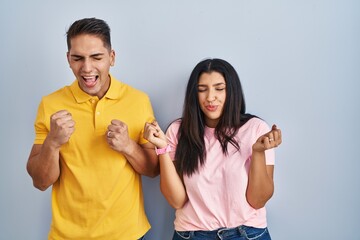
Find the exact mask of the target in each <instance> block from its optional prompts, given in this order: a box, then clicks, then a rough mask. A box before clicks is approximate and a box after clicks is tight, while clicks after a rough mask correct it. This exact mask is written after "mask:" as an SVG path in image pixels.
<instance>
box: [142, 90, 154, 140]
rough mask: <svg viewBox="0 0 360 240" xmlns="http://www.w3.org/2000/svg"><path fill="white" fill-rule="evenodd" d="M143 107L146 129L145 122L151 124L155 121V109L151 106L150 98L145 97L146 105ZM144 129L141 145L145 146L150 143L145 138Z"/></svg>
mask: <svg viewBox="0 0 360 240" xmlns="http://www.w3.org/2000/svg"><path fill="white" fill-rule="evenodd" d="M142 106H143V108H142V109H143V117H144V127H145V122H149V123H151V122H153V121H154V120H155V117H154V112H153V108H152V106H151V102H150V99H149V97H148V96H146V97H145V99H144V104H143V105H142ZM144 127H143V128H142V129H141V132H140V137H139V144H145V143H147V142H148V140H146V139H145V138H144Z"/></svg>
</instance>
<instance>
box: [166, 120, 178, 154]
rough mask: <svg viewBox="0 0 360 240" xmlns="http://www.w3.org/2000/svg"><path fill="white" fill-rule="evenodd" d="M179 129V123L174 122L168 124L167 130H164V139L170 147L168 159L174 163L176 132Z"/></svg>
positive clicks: (176, 141) (176, 142)
mask: <svg viewBox="0 0 360 240" xmlns="http://www.w3.org/2000/svg"><path fill="white" fill-rule="evenodd" d="M179 127H180V121H179V120H178V121H175V122H173V123H171V124H170V126H169V127H168V129H167V130H166V138H167V141H168V144H169V145H170V147H171V151H170V152H169V155H170V158H171V159H172V160H173V161H174V160H175V152H176V147H177V144H178V130H179Z"/></svg>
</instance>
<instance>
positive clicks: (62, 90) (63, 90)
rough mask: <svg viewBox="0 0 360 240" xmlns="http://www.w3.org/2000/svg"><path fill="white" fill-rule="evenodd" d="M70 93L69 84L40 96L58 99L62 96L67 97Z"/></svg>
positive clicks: (46, 98) (47, 98)
mask: <svg viewBox="0 0 360 240" xmlns="http://www.w3.org/2000/svg"><path fill="white" fill-rule="evenodd" d="M69 93H70V86H63V87H62V88H59V89H57V90H55V91H53V92H51V93H49V94H47V95H44V96H43V97H42V98H43V99H45V100H56V99H57V100H59V99H61V98H63V97H67V96H68V95H69Z"/></svg>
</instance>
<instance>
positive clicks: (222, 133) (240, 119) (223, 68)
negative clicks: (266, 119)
mask: <svg viewBox="0 0 360 240" xmlns="http://www.w3.org/2000/svg"><path fill="white" fill-rule="evenodd" d="M211 72H218V73H220V74H222V76H223V77H224V79H225V82H226V100H225V104H224V108H223V112H222V114H221V116H220V120H219V122H218V124H217V126H216V128H215V136H216V138H217V139H218V140H219V142H220V144H221V147H222V151H223V153H224V154H225V155H227V154H228V151H227V146H228V143H230V144H232V145H233V146H234V147H235V148H236V149H237V150H239V148H240V146H239V144H238V142H237V141H236V140H235V139H234V137H235V135H236V134H237V132H238V130H239V128H240V127H241V126H242V125H244V124H245V123H246V122H247V121H248V120H249V119H251V118H252V117H254V116H253V115H250V114H245V110H246V109H245V100H244V94H243V90H242V87H241V83H240V79H239V76H238V74H237V72H236V70H235V69H234V68H233V66H231V65H230V64H229V63H228V62H226V61H224V60H222V59H206V60H203V61H201V62H200V63H198V64H197V65H196V66H195V68H194V70H193V71H192V73H191V75H190V78H189V82H188V85H187V88H186V94H185V100H184V107H183V114H182V121H181V124H180V128H179V132H178V138H179V141H178V145H177V148H176V153H175V166H176V169H177V171H178V172H179V174H180V176H182V174H186V175H188V176H191V175H192V174H193V173H194V172H196V171H198V169H199V166H201V165H203V164H204V163H205V159H206V149H205V143H204V129H205V119H204V113H203V112H202V111H201V109H200V105H199V100H198V81H199V77H200V75H201V74H202V73H211Z"/></svg>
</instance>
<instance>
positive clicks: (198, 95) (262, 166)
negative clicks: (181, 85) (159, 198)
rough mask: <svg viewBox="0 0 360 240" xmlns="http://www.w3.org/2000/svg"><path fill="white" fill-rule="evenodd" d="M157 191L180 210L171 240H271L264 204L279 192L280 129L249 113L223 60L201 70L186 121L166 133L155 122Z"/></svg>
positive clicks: (150, 135) (191, 86) (193, 81)
mask: <svg viewBox="0 0 360 240" xmlns="http://www.w3.org/2000/svg"><path fill="white" fill-rule="evenodd" d="M144 137H145V138H146V139H147V140H148V141H149V142H151V143H153V144H154V145H155V146H156V149H155V151H156V153H157V154H158V155H159V161H160V188H161V191H162V193H163V195H164V196H165V198H166V199H167V201H168V202H169V204H170V205H171V206H172V207H174V208H175V209H176V218H175V222H174V225H175V232H174V235H173V240H178V239H190V240H200V239H206V240H210V239H223V240H225V239H238V240H240V239H261V240H263V239H270V235H269V232H268V229H267V222H266V210H265V204H266V202H267V201H268V200H269V199H270V198H271V196H272V195H273V192H274V183H273V172H274V157H275V154H274V150H273V148H275V147H277V146H279V145H280V144H281V131H280V129H278V128H277V127H276V126H275V125H273V126H272V128H270V127H269V126H268V125H267V124H266V123H265V122H264V121H263V120H262V119H260V118H258V117H256V116H254V115H250V114H246V113H245V101H244V95H243V91H242V87H241V83H240V79H239V77H238V74H237V73H236V71H235V69H234V68H233V67H232V66H231V65H230V64H229V63H228V62H226V61H224V60H222V59H207V60H204V61H201V62H200V63H198V64H197V65H196V67H195V68H194V70H193V71H192V73H191V75H190V79H189V82H188V85H187V89H186V95H185V101H184V108H183V114H182V118H181V119H178V120H176V121H174V122H173V123H172V124H171V125H170V126H169V128H168V129H167V131H166V135H165V134H164V132H163V131H162V130H161V129H160V127H159V125H158V124H157V123H156V122H153V123H149V124H146V127H145V132H144Z"/></svg>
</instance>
